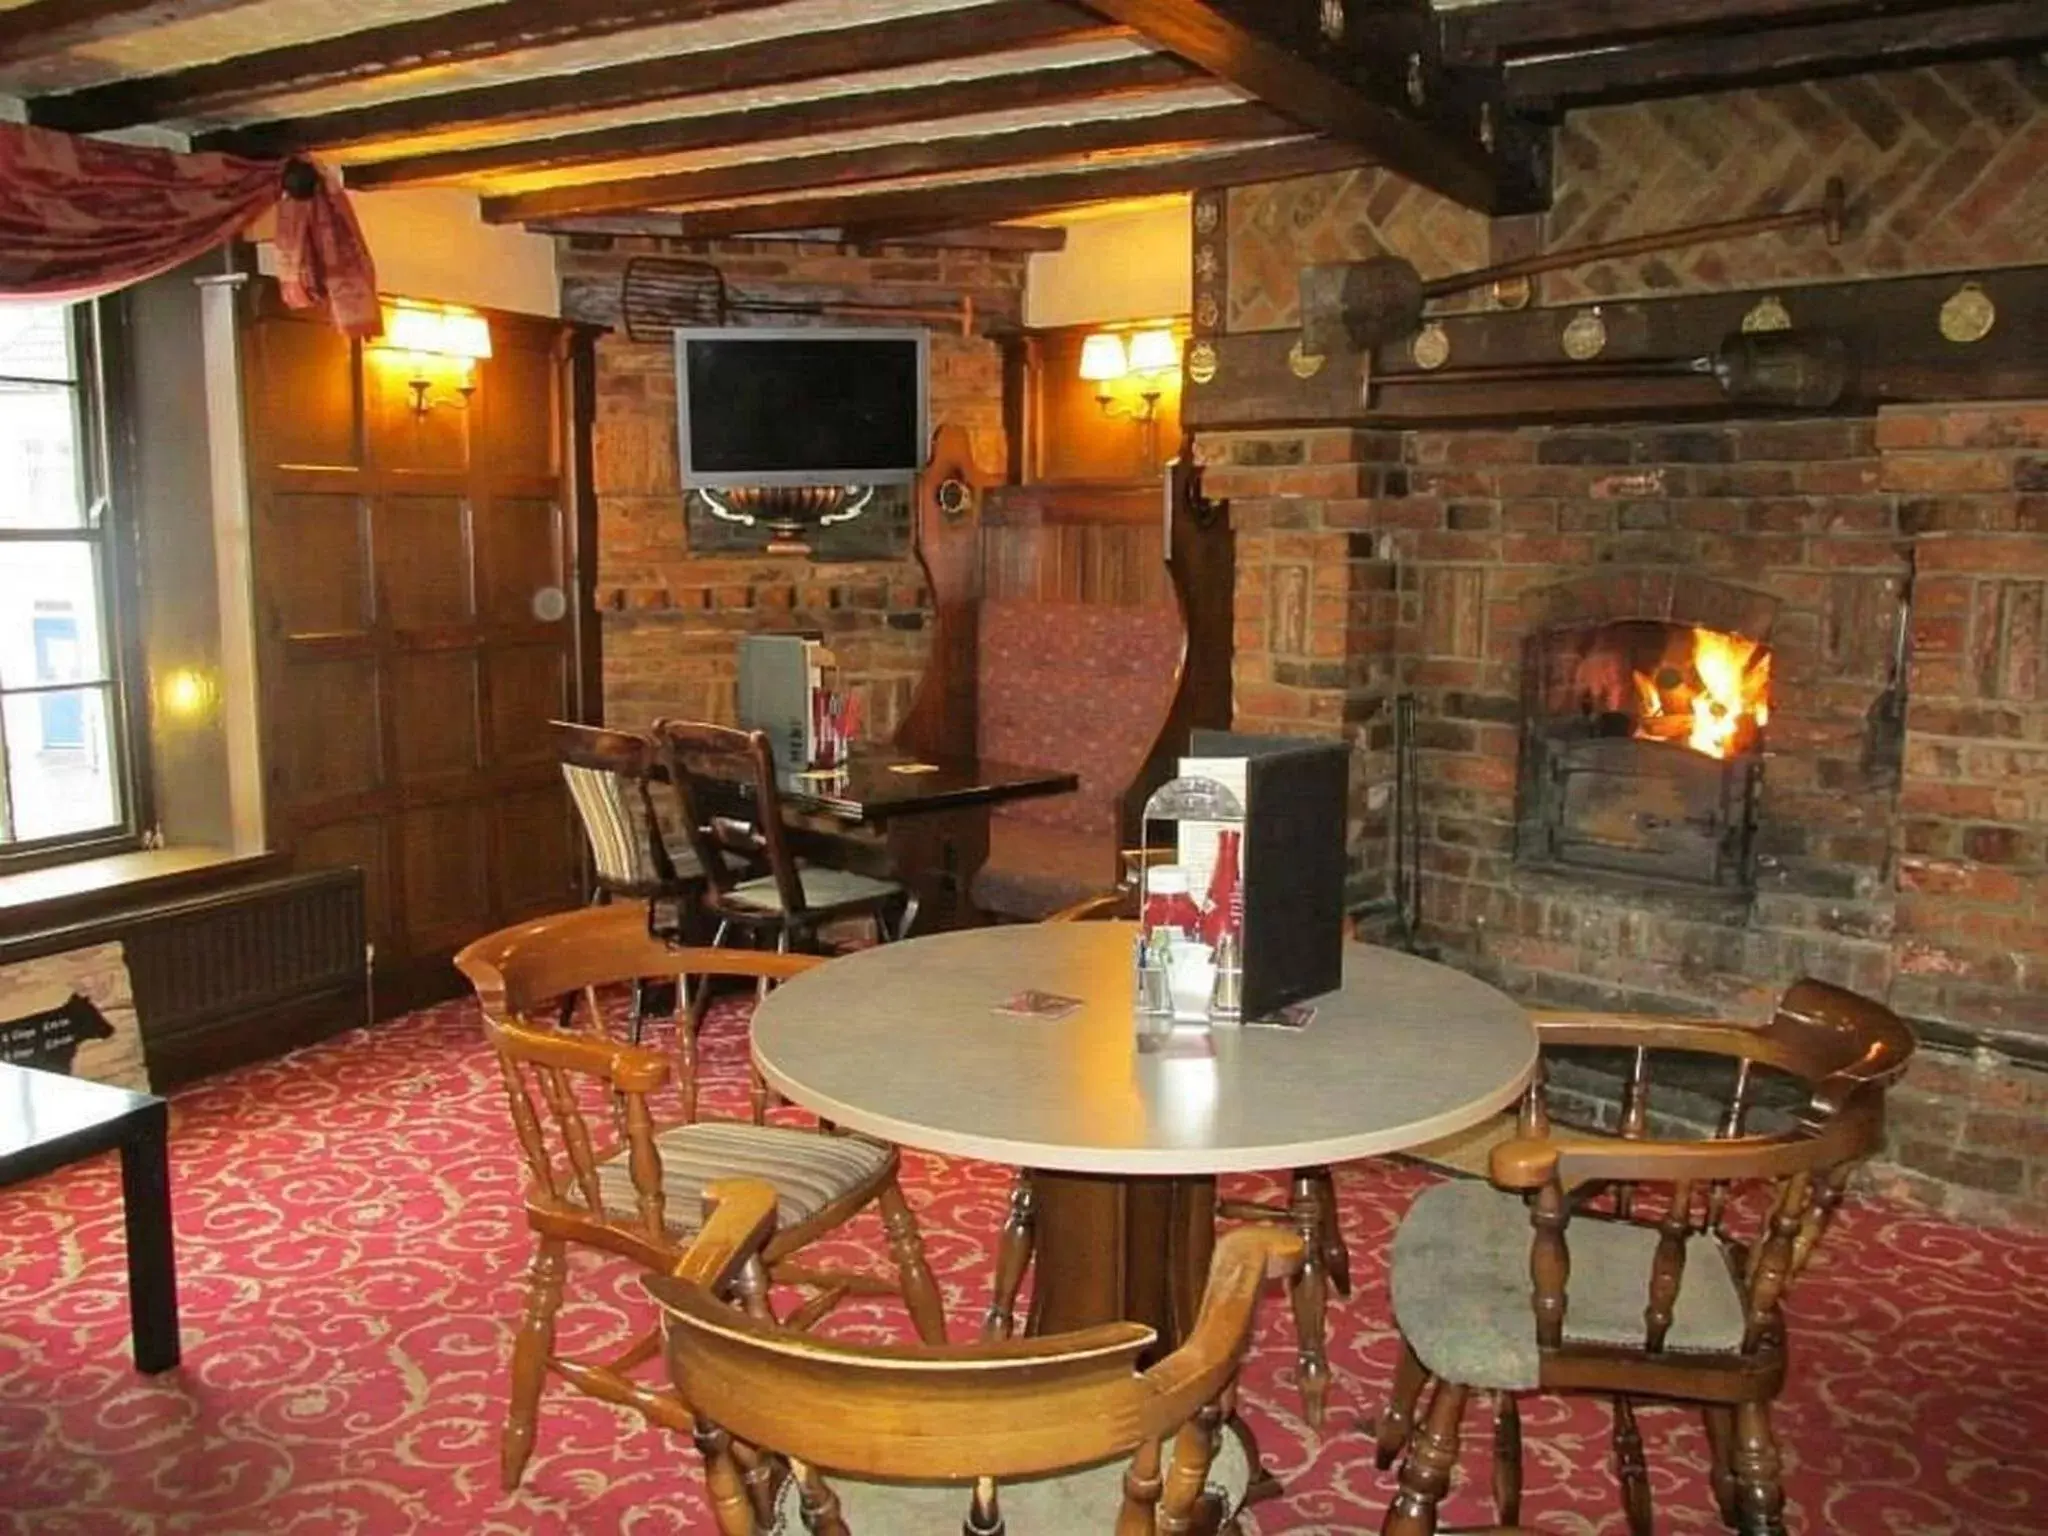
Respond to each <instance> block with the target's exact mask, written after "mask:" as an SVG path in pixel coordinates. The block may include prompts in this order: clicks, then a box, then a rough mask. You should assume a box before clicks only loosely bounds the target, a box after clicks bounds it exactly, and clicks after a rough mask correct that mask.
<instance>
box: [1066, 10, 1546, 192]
mask: <svg viewBox="0 0 2048 1536" xmlns="http://www.w3.org/2000/svg"><path fill="white" fill-rule="evenodd" d="M1083 3H1084V4H1086V5H1087V7H1088V9H1090V10H1092V11H1094V12H1096V13H1097V14H1098V15H1101V16H1104V17H1107V18H1108V19H1110V20H1112V21H1120V22H1122V23H1124V24H1125V25H1126V26H1128V27H1130V28H1131V29H1132V30H1134V31H1135V32H1137V33H1138V35H1139V36H1141V37H1143V38H1145V39H1146V40H1147V41H1149V42H1151V43H1152V44H1154V45H1155V46H1156V47H1160V48H1164V49H1166V50H1167V51H1168V52H1170V53H1176V54H1178V55H1180V57H1182V58H1184V59H1186V60H1188V61H1189V62H1190V63H1193V64H1197V65H1199V66H1201V67H1202V68H1203V69H1205V70H1207V71H1208V72H1209V73H1210V74H1212V75H1214V76H1216V77H1217V78H1218V79H1220V80H1226V81H1228V82H1229V83H1230V84H1232V85H1234V86H1236V87H1238V89H1240V90H1242V91H1245V92H1247V93H1248V94H1250V95H1252V96H1255V97H1257V98H1258V99H1259V100H1261V101H1264V102H1267V103H1269V104H1270V105H1272V106H1273V107H1275V108H1278V109H1279V110H1280V111H1283V112H1285V113H1286V114H1287V115H1288V116H1289V117H1291V118H1293V119H1294V120H1295V121H1296V122H1297V123H1300V124H1301V125H1302V126H1303V127H1305V128H1309V129H1312V130H1314V131H1315V132H1317V133H1322V134H1327V135H1328V136H1329V137H1331V138H1335V139H1344V140H1348V141H1349V142H1351V143H1353V144H1356V145H1358V146H1359V147H1360V148H1361V149H1364V150H1366V151H1368V152H1369V153H1370V154H1371V156H1372V158H1373V159H1374V160H1375V161H1376V162H1377V163H1379V164H1381V165H1384V166H1386V167H1387V168H1388V169H1389V170H1392V171H1396V172H1398V173H1399V174H1401V175H1403V176H1406V177H1407V178H1408V179H1409V180H1411V181H1415V182H1419V183H1421V184H1422V185H1423V186H1426V187H1430V188H1432V189H1433V190H1435V191H1437V192H1440V193H1442V194H1443V195H1444V196H1446V197H1449V198H1453V199H1455V200H1456V201H1458V202H1460V203H1464V204H1465V205H1466V206H1468V207H1472V208H1478V209H1482V210H1485V211H1487V212H1501V211H1507V208H1506V205H1507V204H1510V203H1517V202H1519V199H1518V198H1515V197H1510V196H1507V195H1504V189H1505V188H1506V187H1507V185H1508V183H1509V182H1510V181H1511V180H1512V181H1520V182H1534V181H1536V180H1537V178H1536V177H1534V176H1521V177H1514V176H1511V175H1509V174H1504V173H1506V172H1509V171H1511V170H1512V168H1511V167H1508V166H1506V165H1505V164H1504V161H1503V159H1501V158H1497V157H1496V156H1494V155H1492V154H1489V153H1488V151H1487V150H1486V149H1485V148H1484V147H1483V146H1482V144H1481V143H1480V142H1479V137H1478V135H1477V134H1476V133H1474V134H1473V135H1472V136H1471V137H1466V136H1464V135H1462V134H1457V133H1453V132H1450V131H1448V130H1447V129H1446V128H1444V127H1442V126H1439V125H1436V124H1432V123H1430V122H1427V121H1425V120H1423V119H1422V118H1420V117H1418V116H1414V115H1411V112H1410V110H1409V108H1410V107H1411V106H1412V105H1413V104H1412V103H1408V102H1405V101H1404V102H1402V103H1401V104H1399V105H1397V104H1396V103H1395V102H1393V101H1391V100H1388V99H1385V98H1383V97H1382V96H1380V95H1378V94H1368V93H1367V92H1366V91H1365V90H1364V89H1362V88H1361V87H1360V86H1358V85H1355V84H1353V83H1352V82H1351V81H1349V80H1346V79H1343V78H1341V77H1340V76H1339V75H1337V74H1335V73H1332V72H1331V71H1330V70H1329V69H1327V68H1325V67H1324V66H1323V65H1322V64H1319V63H1316V62H1314V61H1312V60H1310V59H1309V58H1307V57H1304V56H1303V55H1301V54H1299V53H1297V52H1294V51H1292V50H1290V49H1288V48H1286V47H1284V46H1282V45H1281V44H1280V43H1278V42H1275V41H1273V40H1272V39H1271V38H1269V37H1268V36H1266V35H1264V34H1263V33H1261V32H1258V31H1254V30H1252V28H1251V27H1249V26H1247V25H1245V24H1244V23H1242V22H1240V21H1238V20H1236V19H1235V18H1234V17H1232V16H1231V15H1229V14H1226V12H1225V11H1224V10H1223V9H1222V8H1220V7H1219V6H1218V5H1216V4H1215V3H1214V0H1083ZM1496 129H1497V132H1498V133H1499V134H1500V135H1501V140H1500V141H1501V142H1503V143H1505V142H1506V141H1507V139H1508V138H1510V137H1512V138H1514V139H1515V142H1516V143H1517V144H1518V145H1519V144H1520V142H1521V141H1520V137H1519V136H1518V135H1515V136H1510V135H1508V134H1507V132H1506V129H1507V125H1506V124H1505V123H1499V124H1496ZM1515 211H1520V210H1519V208H1517V209H1516V210H1515Z"/></svg>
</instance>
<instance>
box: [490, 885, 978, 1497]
mask: <svg viewBox="0 0 2048 1536" xmlns="http://www.w3.org/2000/svg"><path fill="white" fill-rule="evenodd" d="M455 963H456V965H457V966H458V967H459V968H460V969H461V970H462V972H463V974H464V975H465V976H467V977H468V978H469V980H470V983H471V984H472V985H473V986H474V987H475V989H476V995H477V999H478V1001H479V1003H480V1004H481V1005H482V1008H483V1016H484V1033H485V1035H486V1037H487V1038H488V1039H489V1040H490V1042H491V1045H492V1047H493V1049H494V1050H496V1052H497V1054H498V1064H499V1068H500V1070H501V1072H502V1073H503V1076H504V1079H505V1087H506V1095H507V1099H508V1102H509V1104H510V1107H511V1113H512V1124H513V1128H514V1130H515V1131H516V1132H517V1134H518V1139H519V1146H520V1150H521V1153H522V1155H523V1157H524V1159H525V1162H526V1170H527V1187H526V1196H525V1205H526V1220H527V1225H528V1226H529V1227H531V1228H532V1230H533V1234H534V1237H535V1240H536V1243H535V1250H534V1257H533V1264H532V1267H531V1269H530V1271H529V1272H528V1277H527V1297H526V1307H525V1312H524V1315H523V1316H522V1318H521V1320H520V1323H519V1329H518V1334H517V1337H516V1341H515V1343H514V1346H513V1352H512V1391H511V1401H510V1404H509V1406H508V1408H507V1411H506V1418H505V1433H504V1441H503V1448H502V1453H501V1470H502V1475H503V1478H504V1484H505V1486H506V1487H507V1488H508V1489H509V1488H515V1487H517V1486H518V1484H519V1481H520V1478H521V1477H522V1476H523V1475H524V1472H525V1469H526V1463H527V1459H528V1457H529V1456H530V1455H531V1453H532V1450H533V1442H534V1435H535V1429H536V1423H537V1419H538V1415H539V1409H540V1394H541V1387H542V1385H543V1383H544V1382H545V1380H546V1378H547V1376H548V1375H549V1374H550V1373H553V1374H555V1375H558V1376H560V1377H562V1378H563V1379H564V1380H566V1381H568V1382H569V1383H570V1384H571V1385H572V1386H574V1387H576V1388H577V1389H578V1390H579V1391H582V1392H586V1393H589V1394H590V1395H591V1396H593V1397H598V1398H602V1399H603V1400H605V1401H606V1402H610V1403H615V1404H617V1405H619V1406H620V1407H624V1408H631V1409H633V1410H635V1411H637V1412H639V1413H641V1414H643V1415H644V1416H645V1417H647V1418H649V1419H651V1420H653V1421H654V1422H656V1423H660V1424H666V1425H668V1426H669V1427H671V1428H680V1429H687V1428H688V1427H689V1420H688V1416H687V1415H686V1414H684V1413H683V1412H682V1410H681V1409H680V1408H679V1406H678V1405H677V1403H676V1400H675V1398H674V1397H673V1395H672V1394H668V1393H664V1392H658V1391H655V1390H654V1389H652V1388H649V1387H647V1386H645V1385H644V1384H642V1383H640V1382H637V1381H635V1380H634V1379H633V1378H632V1377H631V1376H630V1374H629V1373H630V1372H631V1371H632V1370H633V1369H634V1368H635V1366H637V1365H639V1364H641V1363H643V1362H645V1361H647V1360H649V1359H651V1358H652V1357H653V1355H654V1354H655V1351H656V1349H657V1347H658V1345H657V1341H656V1339H655V1337H654V1335H653V1334H651V1333H650V1334H648V1335H647V1336H645V1337H643V1338H642V1339H641V1340H640V1341H639V1342H637V1343H636V1344H634V1345H632V1346H631V1347H629V1348H628V1349H627V1350H625V1351H624V1352H623V1353H622V1354H621V1355H619V1356H618V1357H616V1358H614V1359H611V1360H607V1361H602V1362H596V1361H588V1360H578V1359H570V1358H567V1357H565V1356H562V1355H559V1354H557V1353H556V1351H555V1316H556V1314H557V1312H558V1311H559V1310H560V1309H561V1305H562V1293H563V1290H564V1287H565V1285H566V1283H567V1280H568V1254H569V1250H570V1249H571V1248H572V1247H579V1248H587V1249H596V1250H599V1251H602V1252H605V1253H611V1254H617V1255H620V1256H623V1257H625V1258H627V1259H630V1260H631V1261H632V1262H634V1263H636V1264H639V1265H642V1266H643V1267H645V1268H647V1269H649V1270H652V1271H656V1272H666V1271H669V1270H672V1269H674V1268H675V1267H676V1265H677V1263H678V1262H679V1261H680V1260H681V1259H682V1258H683V1256H684V1254H685V1253H686V1251H687V1250H688V1249H689V1247H690V1244H691V1242H692V1240H693V1239H695V1238H696V1237H697V1236H698V1235H699V1233H700V1232H702V1231H703V1230H704V1226H705V1219H706V1214H707V1213H706V1210H705V1207H704V1202H703V1198H702V1193H703V1190H704V1188H705V1186H706V1185H707V1184H710V1183H712V1182H713V1181H715V1180H717V1179H721V1178H726V1177H751V1178H754V1179H757V1180H761V1181H763V1182H764V1183H765V1185H766V1187H767V1188H768V1190H769V1191H770V1198H771V1199H772V1201H773V1203H774V1208H775V1211H776V1213H777V1226H776V1230H775V1233H774V1235H773V1237H772V1238H769V1239H768V1240H767V1242H766V1243H765V1245H764V1246H763V1247H762V1248H761V1249H760V1250H759V1252H758V1256H757V1257H758V1261H759V1263H760V1264H761V1265H762V1266H763V1267H764V1269H765V1272H766V1273H767V1274H768V1275H769V1276H770V1277H771V1278H773V1279H774V1280H776V1281H778V1282H782V1283H792V1284H799V1285H810V1286H813V1287H815V1288H816V1294H815V1296H814V1297H813V1298H812V1300H811V1301H810V1302H809V1303H807V1304H806V1307H805V1312H804V1317H805V1320H807V1321H808V1320H811V1319H815V1318H816V1317H817V1316H819V1315H821V1314H822V1313H823V1312H824V1311H825V1310H826V1309H827V1308H829V1307H830V1306H831V1305H833V1304H834V1303H835V1302H836V1301H838V1300H839V1299H840V1298H841V1297H843V1296H845V1295H847V1294H849V1293H862V1292H866V1293H874V1292H896V1293H898V1294H900V1295H902V1297H903V1299H904V1302H905V1304H906V1305H907V1307H908V1309H909V1311H910V1314H911V1319H912V1322H913V1324H914V1325H915V1326H916V1328H917V1331H918V1336H919V1337H920V1338H922V1339H924V1340H925V1341H926V1342H927V1343H934V1344H936V1343H943V1342H944V1340H945V1317H944V1313H943V1309H942V1303H941V1301H940V1298H939V1291H938V1287H937V1285H936V1284H935V1283H934V1281H933V1279H932V1274H931V1270H930V1268H929V1267H928V1266H927V1264H926V1262H925V1257H924V1248H923V1243H922V1240H921V1238H920V1236H919V1233H918V1228H917V1218H916V1217H915V1216H913V1215H912V1214H911V1211H910V1208H909V1206H908V1205H907V1204H905V1203H904V1199H903V1192H902V1190H901V1189H900V1188H899V1187H898V1185H897V1182H896V1167H897V1155H896V1150H895V1148H893V1147H889V1146H885V1145H883V1144H882V1143H880V1142H876V1141H870V1140H868V1139H866V1138H865V1137H857V1136H835V1135H827V1134H823V1133H820V1132H814V1131H800V1130H785V1129H780V1128H774V1127H764V1126H758V1125H743V1124H735V1123H732V1122H698V1121H696V1120H695V1119H694V1111H693V1110H692V1111H691V1117H690V1118H688V1119H685V1120H683V1121H681V1122H680V1123H677V1122H674V1121H667V1122H657V1120H656V1119H655V1115H654V1111H653V1104H654V1102H655V1100H656V1099H657V1098H658V1096H659V1095H660V1094H661V1093H662V1092H663V1090H664V1089H665V1088H667V1086H668V1085H669V1084H670V1081H671V1078H672V1075H673V1073H674V1071H675V1070H676V1069H677V1068H678V1067H679V1069H680V1072H681V1074H682V1075H683V1077H684V1079H685V1085H686V1088H687V1085H688V1082H689V1080H690V1079H692V1078H693V1077H694V1073H695V1062H694V1059H693V1058H692V1057H691V1054H690V1044H691V1042H690V1040H689V1037H688V1035H687V1034H686V1033H685V1034H682V1035H680V1036H679V1042H678V1043H679V1047H680V1049H681V1056H682V1059H681V1061H680V1062H679V1063H677V1064H672V1063H671V1061H670V1059H669V1058H668V1056H666V1055H665V1054H663V1053H662V1052H660V1051H657V1050H655V1049H652V1048H650V1047H646V1046H641V1045H637V1044H633V1043H631V1042H628V1041H624V1040H616V1039H611V1038H608V1037H607V1036H605V1035H604V1034H602V1033H601V1032H599V1031H597V1030H587V1031H586V1030H564V1029H561V1028H559V1027H557V1026H556V1024H555V1022H554V1021H555V1016H556V1010H557V1008H558V1006H559V1004H560V1002H561V1000H562V999H564V998H567V999H570V1000H572V1001H573V1000H575V999H578V998H589V999H591V1000H592V1006H593V1007H595V999H596V996H597V992H598V989H600V988H604V987H608V986H612V985H616V984H618V983H621V982H628V981H634V980H637V979H639V978H641V977H644V976H672V977H676V978H678V979H679V981H681V980H683V979H687V978H691V977H696V978H699V979H700V984H701V978H704V977H708V976H740V977H746V978H749V979H757V978H758V979H783V978H786V977H789V976H792V975H796V974H798V973H800V972H801V971H804V970H806V969H808V968H809V967H811V966H814V965H818V964H822V963H823V962H822V961H820V960H818V959H816V958H814V957H810V956H802V955H776V954H765V953H761V952H758V951H749V950H731V949H721V950H706V949H678V948H675V947H672V946H671V945H669V944H667V943H665V942H664V941H662V940H661V939H659V938H656V937H653V936H652V935H650V934H649V933H648V932H647V929H646V925H645V922H644V921H643V920H642V919H641V917H640V915H639V914H638V913H636V912H634V911H632V910H631V909H629V908H626V907H595V908H586V909H584V910H582V911H577V912H564V913H558V914H556V915H554V916H551V917H544V918H539V919H536V920H535V921H533V922H529V923H522V924H519V925H517V926H515V927H512V928H507V929H503V930H501V931H499V932H497V933H494V934H490V935H487V936H486V937H484V938H481V939H478V940H477V941H476V942H475V943H473V944H471V945H469V946H468V947H467V948H466V949H464V950H463V951H462V952H461V953H460V954H459V955H457V956H456V957H455ZM685 1097H686V1100H688V1101H689V1102H691V1103H694V1094H693V1093H689V1092H686V1095H685ZM614 1131H615V1134H614ZM870 1207H873V1208H875V1209H876V1210H878V1211H879V1213H880V1215H881V1219H882V1224H883V1228H884V1230H885V1231H886V1232H887V1234H888V1239H889V1245H890V1249H891V1252H892V1255H893V1257H894V1258H895V1261H896V1267H897V1277H896V1279H895V1280H894V1281H893V1282H892V1281H890V1280H888V1279H886V1278H884V1277H881V1276H876V1275H868V1274H861V1273H855V1272H838V1271H830V1270H826V1269H823V1268H806V1267H803V1266H801V1265H800V1264H799V1263H798V1262H797V1259H798V1256H799V1255H800V1253H801V1252H802V1250H803V1249H805V1248H807V1247H808V1246H809V1245H810V1244H812V1243H814V1242H816V1241H817V1240H818V1239H819V1238H821V1237H824V1236H826V1235H828V1234H830V1233H832V1232H834V1231H836V1230H838V1229H839V1228H840V1227H842V1226H844V1225H845V1224H846V1223H847V1222H848V1221H850V1220H852V1219H853V1218H854V1217H855V1216H856V1215H858V1214H860V1213H861V1212H863V1211H865V1210H867V1209H868V1208H870Z"/></svg>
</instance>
